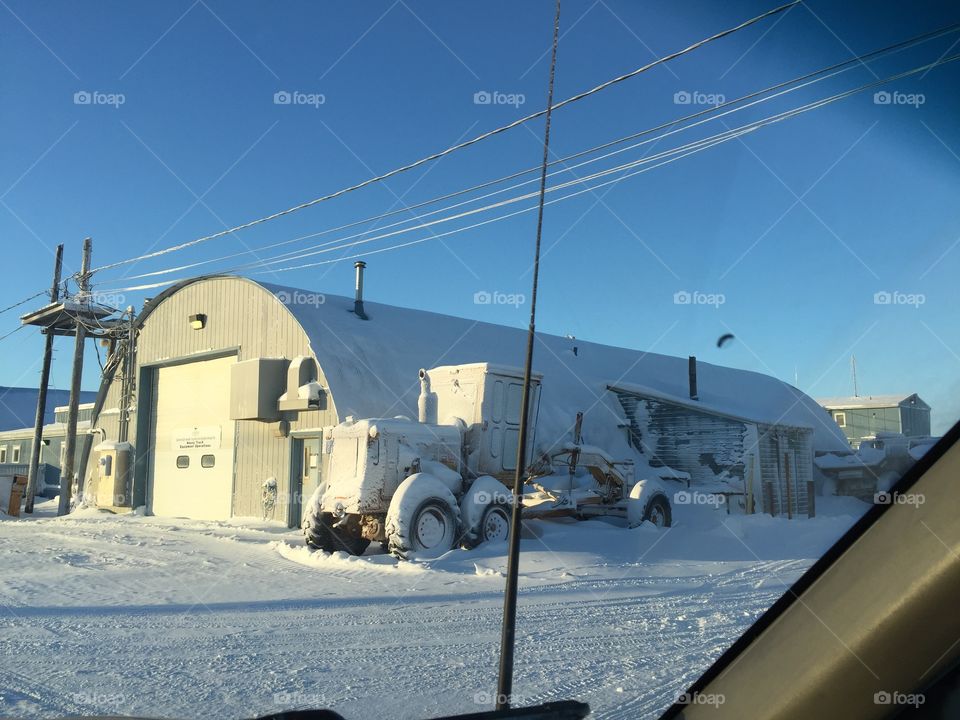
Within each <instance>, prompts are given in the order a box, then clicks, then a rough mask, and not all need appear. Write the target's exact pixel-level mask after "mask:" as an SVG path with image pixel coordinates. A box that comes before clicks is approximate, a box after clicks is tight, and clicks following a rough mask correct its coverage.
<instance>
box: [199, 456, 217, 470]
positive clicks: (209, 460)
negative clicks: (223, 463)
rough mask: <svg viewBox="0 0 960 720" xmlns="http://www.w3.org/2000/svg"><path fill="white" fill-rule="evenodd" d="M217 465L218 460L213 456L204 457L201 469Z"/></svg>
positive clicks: (201, 460)
mask: <svg viewBox="0 0 960 720" xmlns="http://www.w3.org/2000/svg"><path fill="white" fill-rule="evenodd" d="M216 464H217V458H216V457H215V456H213V455H204V456H203V457H201V458H200V467H205V468H212V467H213V466H214V465H216Z"/></svg>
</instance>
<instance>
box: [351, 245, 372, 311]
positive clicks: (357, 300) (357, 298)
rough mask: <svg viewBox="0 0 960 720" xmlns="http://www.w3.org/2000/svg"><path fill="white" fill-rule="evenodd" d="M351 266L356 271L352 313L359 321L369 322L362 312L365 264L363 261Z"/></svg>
mask: <svg viewBox="0 0 960 720" xmlns="http://www.w3.org/2000/svg"><path fill="white" fill-rule="evenodd" d="M353 266H354V267H355V268H356V269H357V283H356V294H355V295H354V299H353V312H354V313H355V314H356V316H357V317H358V318H360V319H361V320H369V319H370V318H368V317H367V314H366V313H365V312H364V311H363V269H364V268H365V267H366V266H367V264H366V263H365V262H364V261H363V260H357V261H356V262H355V263H354V264H353Z"/></svg>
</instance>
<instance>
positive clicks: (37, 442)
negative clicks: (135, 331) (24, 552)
mask: <svg viewBox="0 0 960 720" xmlns="http://www.w3.org/2000/svg"><path fill="white" fill-rule="evenodd" d="M62 268H63V245H57V252H56V258H55V260H54V262H53V285H51V286H50V302H51V303H55V302H57V300H59V299H60V273H61V271H62ZM46 335H47V337H46V339H45V340H44V347H43V367H42V368H41V370H40V389H39V391H38V392H37V417H36V420H35V421H34V425H33V447H32V449H31V451H30V470H29V472H28V473H27V500H26V505H25V506H24V512H26V513H27V514H30V513H33V498H34V496H35V495H36V494H37V473H38V472H39V470H40V453H41V450H42V448H43V419H44V417H45V416H46V414H47V386H48V385H49V384H50V363H51V360H52V359H53V329H52V328H51V329H49V330H48V331H47V332H46Z"/></svg>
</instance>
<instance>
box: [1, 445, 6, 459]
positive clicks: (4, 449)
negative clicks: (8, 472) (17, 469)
mask: <svg viewBox="0 0 960 720" xmlns="http://www.w3.org/2000/svg"><path fill="white" fill-rule="evenodd" d="M6 461H7V446H6V445H4V446H3V447H0V463H5V462H6Z"/></svg>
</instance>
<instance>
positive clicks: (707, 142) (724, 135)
mask: <svg viewBox="0 0 960 720" xmlns="http://www.w3.org/2000/svg"><path fill="white" fill-rule="evenodd" d="M954 57H956V56H954ZM948 61H949V60H944V61H940V64H942V62H948ZM936 64H937V63H934V64H931V65H929V66H924V67H921V68H916V69H914V70H911V71H907V72H905V73H901V74H898V75H893V76H891V77H889V78H886V79H883V80H878V81H876V82H872V83H869V84H867V85H863V86H860V87H858V88H854V89H852V90H846V91H843V92H841V93H837V94H835V95H833V96H828V97H827V98H823V99H820V100H816V101H813V102H811V103H808V104H806V105H801V106H799V107H797V108H793V109H791V110H787V111H784V112H781V113H777V114H775V115H772V116H768V117H766V118H763V119H761V120H757V121H754V122H751V123H747V124H745V125H741V126H739V127H737V128H733V129H730V130H726V131H724V132H721V133H717V134H716V135H713V136H710V137H708V138H704V139H701V140H697V141H694V142H691V143H687V144H685V145H682V146H679V147H677V148H673V149H671V150H666V151H663V152H662V153H658V154H657V155H654V156H650V157H643V158H640V159H638V160H632V161H630V162H627V163H624V164H621V165H618V166H616V167H613V168H608V169H605V170H601V171H598V172H596V173H593V174H592V175H588V176H585V177H582V178H578V179H576V180H571V181H568V182H565V183H560V184H558V185H554V186H552V187H550V188H549V189H548V190H547V192H550V193H552V192H556V191H558V190H562V189H565V188H568V187H570V186H572V185H582V184H584V183H586V182H589V181H591V180H595V179H599V178H601V177H605V176H608V175H611V174H614V173H617V172H626V171H627V170H631V169H633V168H635V167H637V166H639V165H645V164H650V163H653V162H655V161H657V160H662V159H664V158H668V157H670V156H674V155H680V156H681V157H686V156H687V155H689V154H693V153H694V152H699V151H700V150H704V149H707V148H708V147H713V146H714V145H715V144H719V143H720V142H726V141H728V140H732V139H734V138H736V137H739V136H740V135H742V134H745V133H748V132H753V131H754V130H757V129H759V128H761V127H764V126H766V125H770V124H773V123H777V122H782V121H783V120H786V119H789V118H792V117H795V116H796V115H799V114H802V113H804V112H808V111H810V110H814V109H817V108H820V107H823V106H824V105H827V104H829V103H832V102H836V101H837V100H841V99H844V98H846V97H849V96H850V95H852V94H855V93H857V92H862V91H863V90H865V89H869V88H870V87H875V86H876V85H878V84H882V83H885V82H889V81H891V80H896V79H900V78H902V77H906V76H907V75H909V74H914V73H916V72H921V71H922V70H924V69H926V68H927V67H934V66H935V65H936ZM674 159H679V157H678V158H674ZM671 161H672V160H671ZM663 164H666V163H658V164H656V165H654V166H653V167H660V166H661V165H663ZM649 169H652V168H648V170H649ZM644 172H646V170H644ZM636 174H639V173H636V172H635V173H630V174H628V175H625V176H624V177H632V176H633V175H636ZM622 179H624V178H619V179H617V180H616V181H613V182H619V181H620V180H622ZM608 184H610V183H609V182H607V183H601V184H599V185H595V186H591V187H590V188H588V189H587V190H584V191H578V192H575V193H571V194H568V195H564V196H562V197H560V198H557V199H556V200H553V201H551V203H552V202H558V201H561V200H565V199H568V198H570V197H574V196H576V195H580V194H582V193H583V192H587V191H589V190H593V189H596V188H598V187H604V186H606V185H608ZM535 195H536V193H527V194H525V195H520V196H516V197H513V198H509V199H507V200H502V201H500V202H497V203H492V204H490V205H487V206H484V207H481V208H475V209H473V210H469V211H466V212H462V213H458V214H456V215H453V216H449V217H445V218H440V219H438V220H433V221H430V222H426V223H421V224H420V225H417V226H413V227H409V228H404V229H401V230H395V231H393V232H389V233H382V234H380V235H375V236H373V237H369V238H365V239H362V240H357V241H354V242H346V243H341V244H339V245H336V246H333V247H325V248H324V249H319V250H310V251H303V252H301V253H300V254H298V255H295V256H293V257H291V256H290V255H289V253H286V254H284V255H282V256H279V257H276V258H272V259H265V260H260V261H258V262H254V263H248V264H246V265H242V266H238V267H234V268H231V269H230V270H228V272H235V271H243V270H250V269H256V268H266V267H267V266H270V265H275V264H278V263H281V262H292V261H295V260H301V259H304V258H307V257H312V256H315V255H320V254H324V253H328V252H334V251H336V250H342V249H346V248H349V247H355V246H357V245H363V244H368V243H370V242H375V241H377V240H383V239H386V238H388V237H393V236H396V235H400V234H403V233H407V232H411V231H413V230H419V229H424V228H426V227H432V226H433V225H437V224H440V223H445V222H450V221H452V220H457V219H461V218H463V217H467V216H470V215H475V214H478V213H480V212H485V211H488V210H491V209H495V208H497V207H503V206H505V205H508V204H514V203H516V202H521V201H523V200H527V199H530V198H532V197H534V196H535ZM530 209H532V208H526V209H524V210H521V211H518V212H516V213H508V214H506V215H503V216H499V217H498V218H495V220H496V219H505V218H508V217H512V216H514V215H516V214H519V213H520V212H527V211H529V210H530ZM481 224H485V223H481ZM469 227H475V225H474V226H469ZM462 229H464V228H460V229H458V230H457V231H454V232H458V231H460V230H462ZM448 234H452V233H444V236H445V235H448ZM405 245H406V244H404V246H405ZM337 260H338V261H339V260H340V258H338V259H337ZM312 266H313V265H312V264H307V265H299V266H291V267H283V268H277V269H274V270H273V272H283V271H285V270H294V269H298V268H299V267H312Z"/></svg>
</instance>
